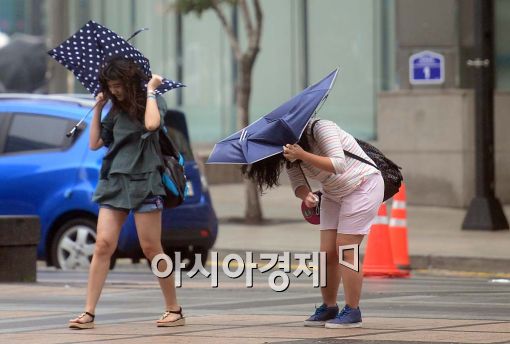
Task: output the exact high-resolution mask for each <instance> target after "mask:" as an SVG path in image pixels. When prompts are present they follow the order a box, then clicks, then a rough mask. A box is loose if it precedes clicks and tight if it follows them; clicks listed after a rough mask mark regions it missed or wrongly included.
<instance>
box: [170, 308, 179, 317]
mask: <svg viewBox="0 0 510 344" xmlns="http://www.w3.org/2000/svg"><path fill="white" fill-rule="evenodd" d="M167 312H168V313H172V314H179V315H180V316H181V317H182V307H180V308H179V310H178V311H167Z"/></svg>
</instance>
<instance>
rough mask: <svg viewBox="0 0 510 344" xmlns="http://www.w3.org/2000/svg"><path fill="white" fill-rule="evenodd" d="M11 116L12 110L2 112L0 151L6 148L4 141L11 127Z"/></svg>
mask: <svg viewBox="0 0 510 344" xmlns="http://www.w3.org/2000/svg"><path fill="white" fill-rule="evenodd" d="M10 118H11V113H10V112H0V153H1V152H2V151H3V149H4V143H5V139H6V136H7V129H8V128H9V120H10Z"/></svg>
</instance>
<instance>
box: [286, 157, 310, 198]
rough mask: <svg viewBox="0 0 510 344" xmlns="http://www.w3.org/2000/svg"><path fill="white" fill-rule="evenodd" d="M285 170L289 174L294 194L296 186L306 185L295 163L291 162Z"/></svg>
mask: <svg viewBox="0 0 510 344" xmlns="http://www.w3.org/2000/svg"><path fill="white" fill-rule="evenodd" d="M286 170H287V174H288V176H289V180H290V185H291V186H292V190H294V194H296V189H297V188H298V187H300V186H306V185H307V184H306V180H305V176H304V175H303V173H302V172H301V169H300V168H299V167H298V166H297V164H292V165H291V166H290V167H286Z"/></svg>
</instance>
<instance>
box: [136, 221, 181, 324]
mask: <svg viewBox="0 0 510 344" xmlns="http://www.w3.org/2000/svg"><path fill="white" fill-rule="evenodd" d="M135 222H136V228H137V232H138V238H139V239H140V246H141V247H142V250H143V253H144V255H145V257H146V258H147V259H148V260H149V261H152V259H153V258H154V257H155V256H156V255H158V254H160V253H164V252H163V247H162V246H161V211H154V212H150V213H135ZM159 270H160V271H165V270H166V263H165V262H164V261H163V260H162V261H161V262H160V263H159ZM158 280H159V285H160V287H161V291H162V293H163V297H164V298H165V306H166V310H167V311H179V309H180V306H179V304H178V303H177V296H176V292H175V279H174V275H173V274H172V275H170V276H169V277H166V278H159V279H158ZM179 318H180V315H178V314H173V313H172V314H170V315H168V316H167V317H166V318H165V319H164V320H165V322H171V321H174V320H176V319H179Z"/></svg>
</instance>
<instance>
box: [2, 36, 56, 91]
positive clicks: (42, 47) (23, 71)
mask: <svg viewBox="0 0 510 344" xmlns="http://www.w3.org/2000/svg"><path fill="white" fill-rule="evenodd" d="M47 58H48V56H47V55H46V44H45V42H44V39H42V38H41V37H37V36H30V35H24V34H15V35H14V36H13V37H12V39H11V40H10V42H9V43H8V44H7V45H5V46H3V47H2V48H0V83H2V84H4V86H5V88H6V90H7V91H8V92H34V91H37V90H38V89H39V88H41V87H42V86H44V84H45V74H46V64H47V63H48V60H47Z"/></svg>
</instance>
